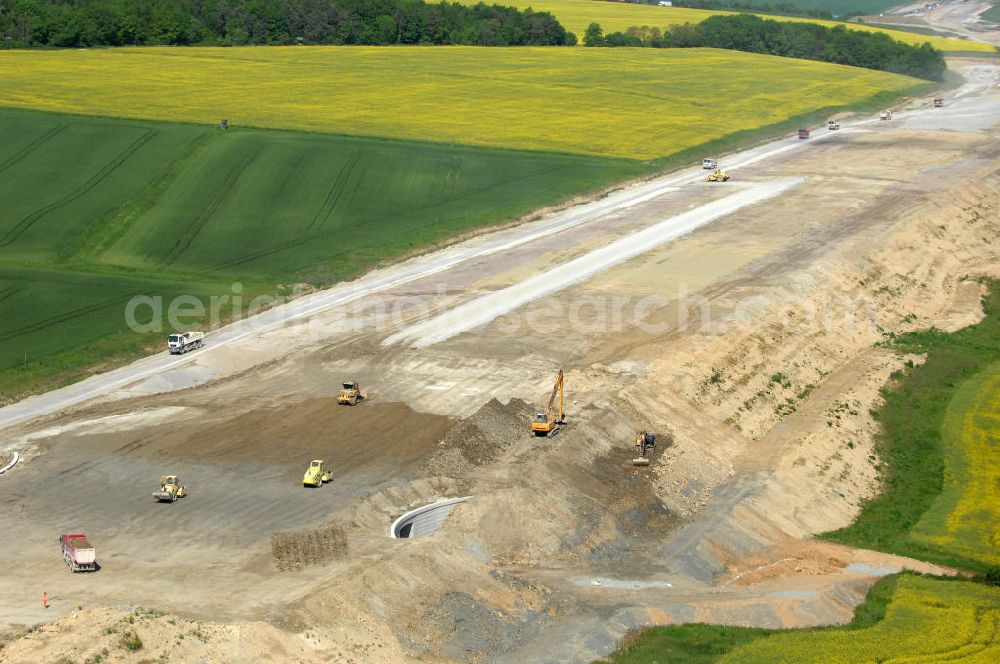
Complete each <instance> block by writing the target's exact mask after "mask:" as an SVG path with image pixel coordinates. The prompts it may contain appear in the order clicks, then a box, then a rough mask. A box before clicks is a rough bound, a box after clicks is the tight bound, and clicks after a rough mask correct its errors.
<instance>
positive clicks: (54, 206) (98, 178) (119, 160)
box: [0, 129, 156, 247]
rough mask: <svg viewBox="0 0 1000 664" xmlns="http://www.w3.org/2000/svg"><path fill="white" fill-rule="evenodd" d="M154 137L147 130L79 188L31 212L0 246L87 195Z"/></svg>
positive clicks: (11, 230) (4, 245)
mask: <svg viewBox="0 0 1000 664" xmlns="http://www.w3.org/2000/svg"><path fill="white" fill-rule="evenodd" d="M154 136H156V131H155V130H153V129H150V130H147V131H146V132H144V133H143V134H142V136H140V137H139V138H137V139H136V140H135V141H133V142H132V144H131V145H129V146H128V147H126V148H125V149H124V150H122V151H121V152H119V153H118V154H117V155H116V156H115V158H114V159H112V160H111V161H109V162H108V163H107V164H105V165H104V166H103V167H101V169H100V170H98V171H97V172H96V173H94V175H92V176H91V177H90V179H89V180H87V181H86V182H84V183H83V184H82V185H81V186H80V187H78V188H77V189H75V190H74V191H72V192H70V193H69V194H67V195H66V196H63V197H62V198H60V199H59V200H57V201H55V202H54V203H50V204H48V205H46V206H45V207H43V208H41V209H40V210H36V211H35V212H32V213H31V214H29V215H28V216H27V217H25V218H24V219H22V220H21V221H19V222H18V223H17V225H15V226H14V227H13V228H12V229H10V230H9V231H7V233H6V234H5V235H4V236H3V237H2V238H0V246H3V247H7V246H10V245H11V244H12V243H13V242H14V241H15V240H17V238H19V237H21V235H23V234H24V233H25V232H26V231H27V230H28V229H30V228H31V227H32V226H34V225H35V223H36V222H38V220H39V219H42V218H43V217H45V216H46V215H47V214H49V213H50V212H54V211H56V210H58V209H60V208H63V207H65V206H67V205H69V204H70V203H72V202H73V201H75V200H77V199H79V198H80V197H81V196H84V195H85V194H87V192H89V191H91V190H92V189H93V188H94V187H96V186H97V185H99V184H100V183H101V182H103V181H104V179H105V178H107V177H108V176H109V175H111V174H112V173H114V172H115V171H116V170H118V168H120V167H121V165H122V164H124V163H125V162H126V161H128V158H129V157H131V156H132V155H133V154H135V152H136V151H137V150H139V149H140V148H141V147H142V146H143V145H145V144H146V143H148V142H149V141H150V140H151V139H152V138H153V137H154Z"/></svg>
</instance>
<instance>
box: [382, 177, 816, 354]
mask: <svg viewBox="0 0 1000 664" xmlns="http://www.w3.org/2000/svg"><path fill="white" fill-rule="evenodd" d="M802 181H803V178H783V179H777V180H769V181H767V182H761V183H755V184H751V185H749V186H746V187H745V188H743V189H742V190H739V191H737V192H736V193H734V194H730V195H729V196H726V197H725V198H722V199H719V200H716V201H712V202H711V203H706V204H705V205H702V206H700V207H697V208H695V209H693V210H689V211H687V212H684V213H681V214H679V215H677V216H674V217H670V218H669V219H665V220H663V221H660V222H657V223H655V224H653V225H652V226H648V227H646V228H644V229H642V230H641V231H638V232H636V233H633V234H631V235H629V236H626V237H623V238H620V239H618V240H615V241H614V242H612V243H610V244H608V245H606V246H604V247H601V248H600V249H595V250H594V251H591V252H590V253H587V254H584V255H583V256H579V257H577V258H574V259H573V260H570V261H567V262H565V263H563V264H561V265H558V266H557V267H554V268H552V269H551V270H547V271H546V272H541V273H539V274H536V275H534V276H532V277H529V278H527V279H525V280H524V281H521V282H519V283H516V284H514V285H512V286H508V287H507V288H503V289H501V290H498V291H494V292H492V293H489V294H487V295H483V296H482V297H478V298H476V299H474V300H472V301H470V302H466V303H464V304H461V305H459V306H457V307H455V308H454V309H451V310H449V311H446V312H445V313H443V314H440V315H438V316H435V317H434V318H431V319H429V320H426V321H423V322H420V323H416V324H415V325H411V326H410V327H408V328H406V329H404V330H402V331H400V332H397V333H396V334H393V335H391V336H390V337H388V338H387V339H385V340H384V341H383V342H382V345H383V346H389V345H393V344H400V343H402V344H407V345H409V346H412V347H415V348H422V347H425V346H430V345H432V344H435V343H438V342H439V341H444V340H446V339H450V338H451V337H453V336H455V335H457V334H461V333H462V332H467V331H469V330H471V329H474V328H476V327H479V326H481V325H485V324H486V323H489V322H490V321H492V320H493V319H494V318H496V317H498V316H502V315H503V314H505V313H508V312H510V311H513V310H514V309H516V308H517V307H519V306H521V305H523V304H526V303H528V302H531V301H533V300H537V299H539V298H542V297H545V296H546V295H551V294H552V293H555V292H557V291H560V290H562V289H564V288H566V287H568V286H571V285H573V284H576V283H579V282H581V281H584V280H585V279H588V278H590V277H592V276H594V275H595V274H597V273H599V272H603V271H604V270H606V269H608V268H609V267H612V266H614V265H618V264H619V263H623V262H625V261H627V260H629V259H630V258H634V257H636V256H638V255H640V254H643V253H646V252H647V251H649V250H651V249H654V248H656V247H658V246H660V245H662V244H666V243H667V242H670V241H671V240H674V239H676V238H678V237H680V236H682V235H686V234H688V233H690V232H692V231H694V230H695V229H697V228H699V227H701V226H704V225H705V224H708V223H710V222H712V221H715V220H716V219H719V218H720V217H724V216H727V215H730V214H732V213H734V212H736V211H737V210H739V209H740V208H743V207H746V206H748V205H753V204H755V203H759V202H761V201H763V200H766V199H768V198H772V197H774V196H777V195H778V194H781V193H782V192H784V191H786V190H787V189H789V188H791V187H792V186H794V185H796V184H799V183H800V182H802ZM720 186H721V185H720Z"/></svg>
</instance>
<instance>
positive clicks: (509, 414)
mask: <svg viewBox="0 0 1000 664" xmlns="http://www.w3.org/2000/svg"><path fill="white" fill-rule="evenodd" d="M533 413H534V409H533V407H532V406H531V404H529V403H527V402H526V401H522V400H521V399H511V400H510V401H509V402H508V403H507V404H506V405H504V404H502V403H500V402H499V401H498V400H497V399H490V400H489V401H488V402H486V403H485V404H484V405H483V406H482V408H480V409H479V410H477V411H476V412H475V413H473V414H472V415H470V416H469V417H466V418H464V419H461V420H459V421H458V422H456V423H455V425H454V426H452V427H451V429H449V430H448V433H446V434H445V437H444V440H443V441H442V442H441V447H442V448H443V449H442V453H445V454H446V453H448V452H449V451H457V452H459V453H460V454H461V456H462V458H463V459H464V460H465V461H467V462H468V463H470V464H472V465H473V466H482V465H485V464H488V463H491V462H492V461H495V460H496V459H497V458H498V457H499V456H500V455H501V454H502V453H503V451H504V450H505V449H507V448H508V447H509V446H511V445H513V444H514V443H515V442H517V441H518V440H521V441H523V440H524V437H525V435H526V434H525V431H526V427H527V426H528V423H529V422H530V421H531V417H532V415H533ZM438 456H440V454H439V455H438Z"/></svg>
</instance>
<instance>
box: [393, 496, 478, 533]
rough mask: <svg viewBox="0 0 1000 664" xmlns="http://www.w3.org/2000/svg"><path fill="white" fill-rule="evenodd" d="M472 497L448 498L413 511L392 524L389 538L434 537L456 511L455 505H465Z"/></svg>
mask: <svg viewBox="0 0 1000 664" xmlns="http://www.w3.org/2000/svg"><path fill="white" fill-rule="evenodd" d="M471 497H472V496H465V497H463V498H446V499H445V500H439V501H437V502H435V503H430V504H429V505H424V506H422V507H418V508H416V509H412V510H410V511H409V512H407V513H406V514H404V515H403V516H401V517H399V518H398V519H396V520H395V521H393V522H392V526H390V527H389V536H390V537H393V538H395V539H404V538H411V537H425V536H427V535H433V534H434V533H435V532H437V531H438V529H439V528H441V524H443V523H444V520H445V519H447V518H448V515H449V514H451V511H452V510H453V509H455V505H458V504H459V503H464V502H465V501H467V500H468V499H469V498H471Z"/></svg>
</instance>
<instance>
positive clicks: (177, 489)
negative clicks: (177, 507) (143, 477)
mask: <svg viewBox="0 0 1000 664" xmlns="http://www.w3.org/2000/svg"><path fill="white" fill-rule="evenodd" d="M186 495H187V487H186V486H184V485H183V484H181V481H180V479H179V478H178V477H177V476H176V475H161V476H160V490H159V491H154V492H153V498H156V499H157V500H158V501H160V502H161V503H176V502H177V499H178V498H183V497H184V496H186Z"/></svg>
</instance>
